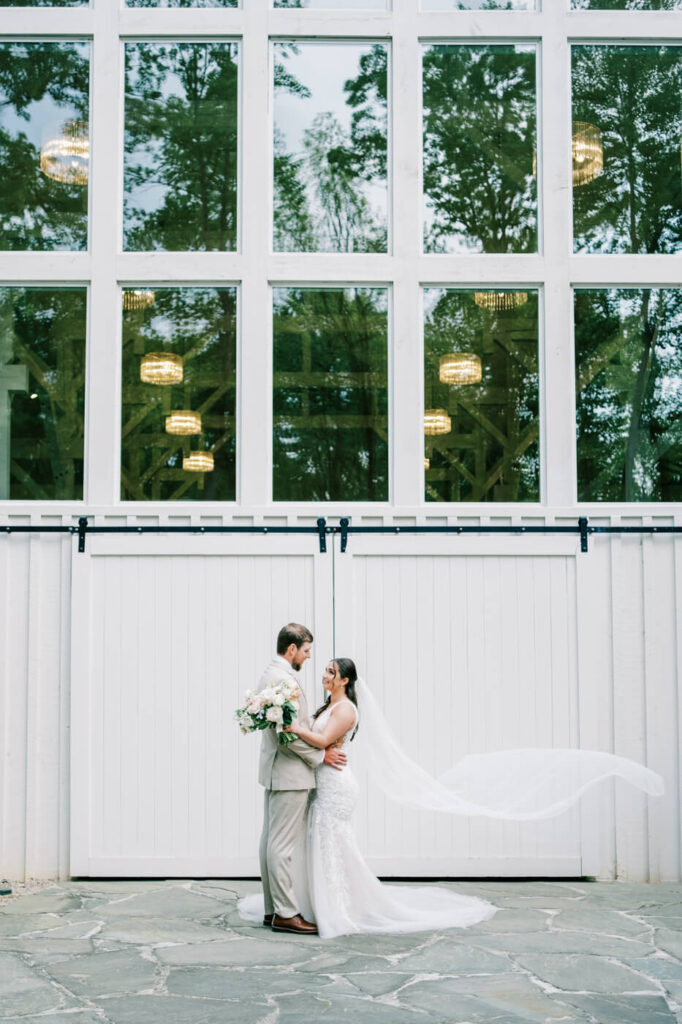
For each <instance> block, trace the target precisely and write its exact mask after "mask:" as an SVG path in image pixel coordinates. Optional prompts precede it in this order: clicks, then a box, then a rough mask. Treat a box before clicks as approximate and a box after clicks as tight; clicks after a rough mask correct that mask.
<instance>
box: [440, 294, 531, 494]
mask: <svg viewBox="0 0 682 1024" xmlns="http://www.w3.org/2000/svg"><path fill="white" fill-rule="evenodd" d="M521 294H522V295H523V296H524V299H525V301H523V304H522V305H520V306H519V307H518V308H516V309H509V310H505V311H501V312H492V311H489V310H486V309H481V308H479V307H478V306H477V305H476V303H475V299H474V293H473V292H471V291H459V290H455V289H432V290H428V291H427V292H426V300H427V308H428V309H429V312H428V313H427V317H426V323H425V329H424V360H425V364H424V405H425V408H427V409H445V410H446V412H448V414H449V415H450V417H451V422H452V429H451V431H450V433H448V434H443V435H440V436H436V437H431V436H427V437H426V438H425V455H426V457H427V458H428V459H429V463H430V465H429V468H428V469H427V470H426V500H427V501H539V499H540V450H539V440H538V435H539V415H538V300H537V293H536V292H524V293H521ZM453 351H456V352H471V353H474V354H476V355H478V356H479V358H480V360H481V371H482V379H481V381H480V383H478V384H463V385H453V384H445V383H442V382H441V381H440V379H439V370H440V357H441V356H443V355H445V354H447V353H451V352H453Z"/></svg>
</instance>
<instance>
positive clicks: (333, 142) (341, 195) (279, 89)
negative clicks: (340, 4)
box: [273, 42, 388, 252]
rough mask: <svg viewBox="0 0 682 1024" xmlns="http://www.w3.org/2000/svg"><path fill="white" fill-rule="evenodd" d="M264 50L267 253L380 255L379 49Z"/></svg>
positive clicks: (382, 93) (287, 46) (383, 81)
mask: <svg viewBox="0 0 682 1024" xmlns="http://www.w3.org/2000/svg"><path fill="white" fill-rule="evenodd" d="M273 49H274V74H275V111H274V240H273V241H274V249H275V251H277V252H286V251H288V252H386V246H387V230H388V227H387V226H388V213H387V209H388V183H387V175H386V164H387V153H388V115H387V87H388V72H387V65H388V47H387V45H386V44H384V43H376V44H370V43H308V42H296V43H275V44H274V47H273Z"/></svg>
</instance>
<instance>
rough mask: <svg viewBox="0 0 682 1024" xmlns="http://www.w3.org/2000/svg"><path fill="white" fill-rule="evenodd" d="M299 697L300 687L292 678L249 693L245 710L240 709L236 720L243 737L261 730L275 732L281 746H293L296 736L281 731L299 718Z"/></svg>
mask: <svg viewBox="0 0 682 1024" xmlns="http://www.w3.org/2000/svg"><path fill="white" fill-rule="evenodd" d="M300 696H301V690H300V688H299V685H298V683H296V682H295V681H294V680H293V679H283V680H282V681H281V682H280V683H276V684H275V685H274V686H268V687H267V688H266V689H265V690H262V691H261V692H260V693H254V692H253V690H247V691H246V702H245V704H244V707H242V708H237V710H236V711H235V715H234V717H235V719H236V720H237V721H238V722H239V728H240V729H241V731H242V732H243V733H244V734H246V733H249V732H256V731H257V730H258V729H274V730H275V732H276V733H277V738H278V740H279V742H280V743H283V744H287V743H292V742H293V741H294V740H295V739H296V733H294V732H283V731H282V730H283V729H285V728H286V726H288V725H291V723H292V722H293V720H294V718H296V715H297V714H298V699H299V697H300Z"/></svg>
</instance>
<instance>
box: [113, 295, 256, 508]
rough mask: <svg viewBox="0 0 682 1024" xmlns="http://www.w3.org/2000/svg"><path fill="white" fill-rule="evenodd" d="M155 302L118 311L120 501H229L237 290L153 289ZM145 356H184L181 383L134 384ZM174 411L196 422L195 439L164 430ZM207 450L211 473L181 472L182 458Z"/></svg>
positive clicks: (232, 481)
mask: <svg viewBox="0 0 682 1024" xmlns="http://www.w3.org/2000/svg"><path fill="white" fill-rule="evenodd" d="M151 294H153V302H149V303H147V304H146V305H144V306H141V307H140V308H137V309H126V308H125V307H126V305H127V304H126V303H125V302H124V312H123V395H122V408H123V414H122V425H121V497H122V498H123V500H128V501H131V500H146V499H152V500H156V501H172V500H178V499H182V500H183V501H191V500H192V501H194V500H195V501H233V500H234V497H235V408H236V338H237V333H236V290H235V289H234V288H159V289H155V290H154V292H153V293H151ZM151 352H171V353H175V354H177V355H179V356H180V357H181V359H182V366H183V373H182V380H181V382H180V383H174V384H171V385H156V384H149V383H145V382H143V381H142V380H141V379H140V376H141V375H140V366H141V362H142V359H143V357H144V356H145V355H147V354H148V353H151ZM178 409H186V410H192V411H193V412H195V413H198V414H199V415H200V417H201V429H202V433H201V434H200V435H191V436H178V435H174V434H169V433H167V431H166V417H167V416H169V415H170V414H171V413H172V412H173V411H175V410H178ZM192 451H206V452H211V453H212V454H213V457H214V468H213V470H212V471H211V472H201V473H196V472H192V471H188V470H184V469H183V456H185V457H186V456H188V455H189V454H190V452H192Z"/></svg>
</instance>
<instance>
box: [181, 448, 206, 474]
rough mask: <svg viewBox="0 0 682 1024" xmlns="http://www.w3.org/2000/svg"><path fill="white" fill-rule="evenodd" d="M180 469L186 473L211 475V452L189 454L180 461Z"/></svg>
mask: <svg viewBox="0 0 682 1024" xmlns="http://www.w3.org/2000/svg"><path fill="white" fill-rule="evenodd" d="M182 468H183V469H184V470H185V471H186V472H188V473H212V472H213V469H214V459H213V453H212V452H190V453H189V455H185V456H184V458H183V460H182Z"/></svg>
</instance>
